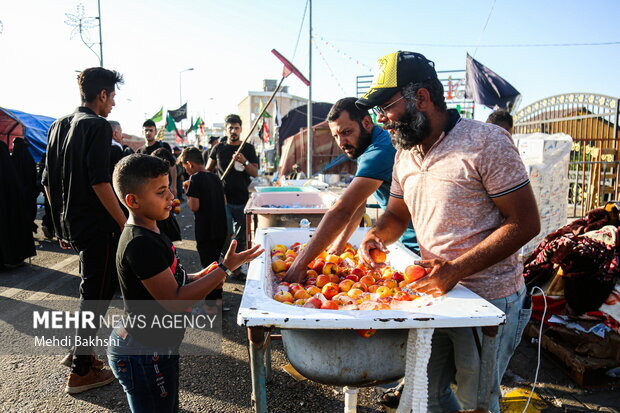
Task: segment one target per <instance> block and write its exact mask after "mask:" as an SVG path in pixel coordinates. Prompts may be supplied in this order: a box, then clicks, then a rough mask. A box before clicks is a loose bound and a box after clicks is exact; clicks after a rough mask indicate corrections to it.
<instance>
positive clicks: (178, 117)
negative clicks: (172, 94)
mask: <svg viewBox="0 0 620 413" xmlns="http://www.w3.org/2000/svg"><path fill="white" fill-rule="evenodd" d="M168 114H169V115H170V116H172V119H174V121H175V122H180V121H182V120H183V119H187V103H184V104H183V106H181V107H180V108H178V109H176V110H169V111H168Z"/></svg>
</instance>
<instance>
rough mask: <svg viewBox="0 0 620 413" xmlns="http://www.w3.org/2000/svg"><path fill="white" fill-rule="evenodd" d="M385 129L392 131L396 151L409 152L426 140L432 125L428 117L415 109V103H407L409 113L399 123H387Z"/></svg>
mask: <svg viewBox="0 0 620 413" xmlns="http://www.w3.org/2000/svg"><path fill="white" fill-rule="evenodd" d="M383 127H384V129H391V131H393V132H392V133H391V136H392V145H394V147H395V148H396V149H404V150H409V149H411V148H413V147H414V146H416V145H419V144H421V143H422V141H424V139H426V137H427V136H428V134H429V131H430V124H429V122H428V118H427V117H426V115H425V114H424V113H422V112H420V111H419V110H417V109H416V108H415V102H413V104H412V102H409V103H407V112H406V113H405V115H404V116H402V117H401V119H400V120H399V121H395V122H386V123H385V124H384V125H383Z"/></svg>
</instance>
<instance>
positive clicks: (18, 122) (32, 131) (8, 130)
mask: <svg viewBox="0 0 620 413" xmlns="http://www.w3.org/2000/svg"><path fill="white" fill-rule="evenodd" d="M54 120H55V119H54V118H50V117H49V116H43V115H32V114H30V113H26V112H22V111H20V110H15V109H4V108H0V140H2V141H3V142H5V143H6V144H7V145H8V146H9V150H11V151H12V150H13V140H14V139H15V138H24V139H25V140H26V142H28V150H29V151H30V154H31V155H32V157H33V158H34V161H35V162H39V161H40V160H41V158H42V157H43V156H44V155H45V148H46V147H47V132H48V131H49V128H50V126H52V123H53V122H54Z"/></svg>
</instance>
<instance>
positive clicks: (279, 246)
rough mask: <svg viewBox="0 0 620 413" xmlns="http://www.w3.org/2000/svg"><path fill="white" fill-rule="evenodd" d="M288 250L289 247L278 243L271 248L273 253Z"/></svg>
mask: <svg viewBox="0 0 620 413" xmlns="http://www.w3.org/2000/svg"><path fill="white" fill-rule="evenodd" d="M286 250H288V248H286V247H285V246H284V245H282V244H277V245H274V246H273V248H272V249H271V252H272V253H273V252H274V251H277V252H281V253H283V254H284V253H285V252H286Z"/></svg>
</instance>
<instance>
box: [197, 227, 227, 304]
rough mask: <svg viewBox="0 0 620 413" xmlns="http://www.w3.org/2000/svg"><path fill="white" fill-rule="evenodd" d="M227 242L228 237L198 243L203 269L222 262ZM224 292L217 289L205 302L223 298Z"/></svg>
mask: <svg viewBox="0 0 620 413" xmlns="http://www.w3.org/2000/svg"><path fill="white" fill-rule="evenodd" d="M225 242H226V237H223V238H218V239H214V240H208V241H201V242H197V243H196V249H197V250H198V255H199V256H200V265H201V266H202V268H206V267H208V266H209V264H211V263H212V262H213V261H216V262H219V261H220V257H221V255H222V248H224V243H225ZM222 291H223V290H222V289H221V288H216V289H215V290H213V291H211V292H210V293H209V295H207V296H206V297H205V300H217V299H220V298H222Z"/></svg>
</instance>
